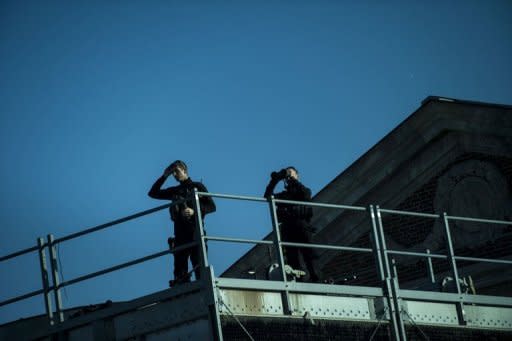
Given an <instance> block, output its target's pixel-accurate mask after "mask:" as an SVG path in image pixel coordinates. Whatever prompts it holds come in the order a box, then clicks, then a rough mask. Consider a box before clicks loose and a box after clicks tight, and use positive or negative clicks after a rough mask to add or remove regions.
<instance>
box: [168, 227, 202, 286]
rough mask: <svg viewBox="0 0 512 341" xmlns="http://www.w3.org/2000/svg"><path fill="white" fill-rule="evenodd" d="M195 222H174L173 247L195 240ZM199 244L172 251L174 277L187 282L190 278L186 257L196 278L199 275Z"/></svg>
mask: <svg viewBox="0 0 512 341" xmlns="http://www.w3.org/2000/svg"><path fill="white" fill-rule="evenodd" d="M195 230H196V224H195V223H194V222H193V221H192V222H175V223H174V236H175V238H176V239H175V247H179V246H182V245H185V244H188V243H192V242H194V241H195V238H194V236H195ZM200 255H201V253H200V246H199V245H196V246H192V247H189V248H186V249H183V250H180V251H177V252H174V279H175V280H177V281H183V282H187V281H189V280H190V276H189V275H188V259H189V258H190V261H191V262H192V266H193V268H194V273H195V275H196V279H199V277H200V272H201V271H200V269H199V264H200Z"/></svg>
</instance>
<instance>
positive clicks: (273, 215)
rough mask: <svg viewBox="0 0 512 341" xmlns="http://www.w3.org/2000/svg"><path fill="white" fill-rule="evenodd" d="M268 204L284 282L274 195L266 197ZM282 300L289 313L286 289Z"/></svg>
mask: <svg viewBox="0 0 512 341" xmlns="http://www.w3.org/2000/svg"><path fill="white" fill-rule="evenodd" d="M268 204H269V208H270V217H271V218H272V229H273V230H274V246H275V248H276V254H277V261H278V262H279V269H280V273H281V278H282V279H283V282H284V283H285V286H286V287H287V286H288V285H287V284H286V282H287V279H286V271H285V268H284V267H285V262H284V256H283V248H282V246H281V233H280V231H279V221H278V219H277V209H276V202H275V201H274V196H273V195H272V196H270V198H269V199H268ZM281 296H282V300H283V308H284V310H285V313H286V314H291V313H292V309H291V306H290V297H289V295H288V290H285V291H284V292H283V293H282V294H281Z"/></svg>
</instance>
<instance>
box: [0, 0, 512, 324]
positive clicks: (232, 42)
mask: <svg viewBox="0 0 512 341" xmlns="http://www.w3.org/2000/svg"><path fill="white" fill-rule="evenodd" d="M511 36H512V3H511V2H510V1H488V2H484V1H388V2H386V3H384V2H378V1H366V2H359V1H358V2H356V1H339V2H336V1H316V2H306V1H293V2H292V1H290V2H279V4H273V3H272V2H270V1H263V2H261V1H254V2H249V1H247V2H228V1H226V2H223V1H220V2H216V3H215V4H211V3H210V2H207V1H199V2H195V3H193V4H192V3H191V2H184V1H183V2H174V1H169V2H166V1H147V2H140V1H126V2H114V1H112V2H108V1H104V2H100V1H93V2H90V3H87V4H86V3H85V2H83V3H81V4H79V3H78V2H73V3H69V2H56V1H46V2H38V1H24V2H19V1H2V2H1V3H0V75H1V77H0V157H1V159H2V160H1V163H0V175H1V177H2V179H3V186H2V189H1V191H0V196H1V203H2V206H1V208H0V226H1V229H0V255H5V254H8V253H11V252H14V251H16V250H18V249H21V248H26V247H30V246H33V245H35V242H36V238H37V237H39V236H46V235H47V234H48V233H52V234H54V235H55V236H56V237H57V238H58V237H62V236H64V235H67V234H69V233H72V232H76V231H79V230H82V229H85V228H88V227H91V226H95V225H98V224H101V223H104V222H107V221H110V220H113V219H117V218H120V217H123V216H126V215H129V214H132V213H135V212H138V211H142V210H145V209H148V208H151V207H155V206H157V205H160V204H163V203H164V202H160V201H156V200H153V199H150V198H149V197H147V195H146V194H147V191H148V190H149V187H150V186H151V184H152V183H153V181H154V180H155V179H156V178H157V177H158V176H159V175H160V174H161V172H162V171H163V169H164V168H165V167H166V166H167V165H168V164H169V162H171V161H173V160H175V159H183V160H185V161H186V162H187V163H188V165H189V168H190V175H191V177H192V178H193V179H195V180H202V181H203V182H204V184H205V185H206V186H207V187H208V189H209V190H210V191H211V192H215V193H230V194H240V195H251V196H260V195H262V193H263V191H264V188H265V186H266V184H267V182H268V179H269V173H270V172H271V171H272V170H278V169H280V168H282V167H284V166H288V165H295V166H296V167H297V168H298V169H299V170H300V172H301V178H302V180H303V182H304V183H305V184H306V185H308V186H309V187H310V188H311V189H312V191H313V193H316V192H318V191H319V190H320V189H322V188H323V187H324V186H325V185H326V184H327V183H328V182H329V181H331V180H332V179H333V178H334V177H335V176H336V175H338V174H339V173H340V172H341V171H343V170H344V169H345V168H346V167H347V166H349V165H350V164H351V163H352V162H354V161H355V160H356V159H357V158H358V157H359V156H360V155H361V154H363V153H364V152H365V151H367V150H368V149H369V148H370V147H371V146H373V145H374V144H375V143H377V142H378V141H379V140H380V139H381V138H382V137H383V136H384V135H386V134H387V133H388V132H389V131H390V130H392V129H393V128H394V127H395V126H396V125H397V124H399V123H400V122H401V121H403V120H404V119H405V118H406V117H407V116H409V115H410V114H411V113H412V112H413V111H414V110H415V109H416V108H418V107H419V106H420V103H421V101H422V100H423V99H424V98H425V97H427V96H428V95H440V96H445V97H452V98H458V99H466V100H475V101H485V102H492V103H501V104H512V63H511V62H510V61H511V60H512V43H511V41H512V40H511V39H510V37H511ZM167 185H168V186H170V185H174V183H173V181H172V180H171V179H169V180H168V182H167ZM217 205H218V212H217V213H215V214H214V215H211V216H209V217H208V218H207V220H206V224H207V230H208V233H209V234H210V235H221V236H232V237H247V238H261V237H263V236H264V235H266V234H267V233H268V232H270V229H271V227H270V223H269V219H268V217H267V213H268V212H267V211H268V210H267V208H266V207H265V206H262V205H259V204H255V203H236V202H230V201H226V200H217ZM171 231H172V229H171V225H170V221H169V218H168V215H167V212H165V211H162V212H160V213H158V214H155V215H152V216H150V217H146V218H143V219H140V220H137V221H135V222H132V223H128V224H124V225H121V226H118V227H115V228H113V229H111V230H108V231H103V232H99V233H96V234H94V235H90V236H87V237H85V238H83V239H80V240H75V241H70V242H66V243H63V244H62V245H61V246H60V247H59V253H60V256H61V262H62V270H63V274H64V279H66V280H68V279H71V278H74V277H76V276H79V275H83V274H85V273H87V272H92V271H96V270H100V269H102V268H104V267H107V266H111V265H115V264H117V263H120V262H124V261H128V260H131V259H133V258H137V257H141V256H144V255H147V254H149V253H153V252H157V251H161V250H164V249H165V247H166V239H167V236H168V235H170V234H171ZM247 247H248V246H244V247H238V246H232V245H229V246H225V245H224V244H222V245H221V244H218V243H210V258H211V261H212V263H213V266H214V269H215V272H216V273H217V274H220V273H221V272H222V271H223V270H224V269H225V268H226V267H227V266H228V265H229V264H231V263H232V262H233V261H235V260H236V259H237V258H238V257H239V256H240V255H241V254H242V253H243V252H245V250H246V249H247ZM0 278H1V280H0V300H4V299H6V298H8V297H11V296H14V295H18V294H22V293H25V292H27V291H31V290H36V289H38V288H39V287H40V285H41V284H40V283H41V281H40V275H39V272H38V260H37V257H36V254H31V255H29V256H24V257H21V258H20V259H16V260H14V261H8V262H5V263H1V264H0ZM170 278H171V259H170V257H169V256H168V257H163V258H161V259H158V260H154V261H151V262H148V263H145V264H142V265H139V266H136V267H134V268H133V269H130V270H123V271H121V272H119V273H116V274H115V275H107V276H104V277H101V278H99V279H95V280H91V281H89V282H86V283H83V284H77V285H73V286H70V287H68V288H67V289H66V292H65V294H64V300H63V303H64V306H65V307H71V306H77V305H88V304H93V303H99V302H103V301H105V300H106V299H112V300H115V301H119V300H128V299H131V298H134V297H138V296H140V295H144V294H148V293H151V292H154V291H157V290H162V289H164V288H166V285H167V281H168V280H169V279H170ZM43 311H44V308H43V304H42V298H41V297H36V298H33V299H30V300H27V301H25V302H22V303H17V304H14V305H11V306H8V307H0V323H1V322H5V321H9V320H13V319H17V318H19V317H27V316H30V315H33V314H37V313H42V312H43Z"/></svg>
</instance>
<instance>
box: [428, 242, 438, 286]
mask: <svg viewBox="0 0 512 341" xmlns="http://www.w3.org/2000/svg"><path fill="white" fill-rule="evenodd" d="M426 252H427V254H430V249H427V250H426ZM427 264H428V275H429V276H430V281H431V282H432V284H434V283H435V282H436V276H435V275H434V266H433V265H432V258H431V257H427Z"/></svg>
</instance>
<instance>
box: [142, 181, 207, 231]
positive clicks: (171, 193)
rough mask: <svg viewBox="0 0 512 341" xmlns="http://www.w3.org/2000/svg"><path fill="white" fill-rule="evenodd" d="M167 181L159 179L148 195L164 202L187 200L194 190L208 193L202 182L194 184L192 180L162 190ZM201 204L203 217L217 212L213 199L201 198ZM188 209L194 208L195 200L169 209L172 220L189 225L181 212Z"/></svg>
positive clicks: (192, 199)
mask: <svg viewBox="0 0 512 341" xmlns="http://www.w3.org/2000/svg"><path fill="white" fill-rule="evenodd" d="M165 180H166V177H165V176H163V175H162V176H161V177H159V178H158V179H157V180H156V181H155V183H154V184H153V186H151V189H150V190H149V193H148V195H149V196H150V197H151V198H153V199H162V200H172V201H177V200H181V199H184V198H186V197H187V196H189V195H192V193H193V192H194V188H197V190H198V191H199V192H208V190H207V189H206V187H205V186H204V185H203V184H202V183H200V182H194V181H192V180H191V179H190V178H188V179H187V180H185V181H183V182H180V184H179V185H178V186H173V187H168V188H165V189H162V188H161V187H162V185H163V184H164V182H165ZM199 203H200V206H201V217H203V218H204V216H205V215H207V214H208V213H212V212H215V210H216V207H215V203H214V202H213V199H212V198H211V197H200V198H199ZM186 207H190V208H194V198H193V195H192V198H191V199H189V200H187V201H186V202H185V203H182V204H178V205H173V206H171V207H169V212H170V214H171V219H172V220H173V221H174V222H177V223H180V222H181V223H187V222H188V221H187V218H185V217H183V216H182V215H181V211H182V210H183V209H185V208H186Z"/></svg>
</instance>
